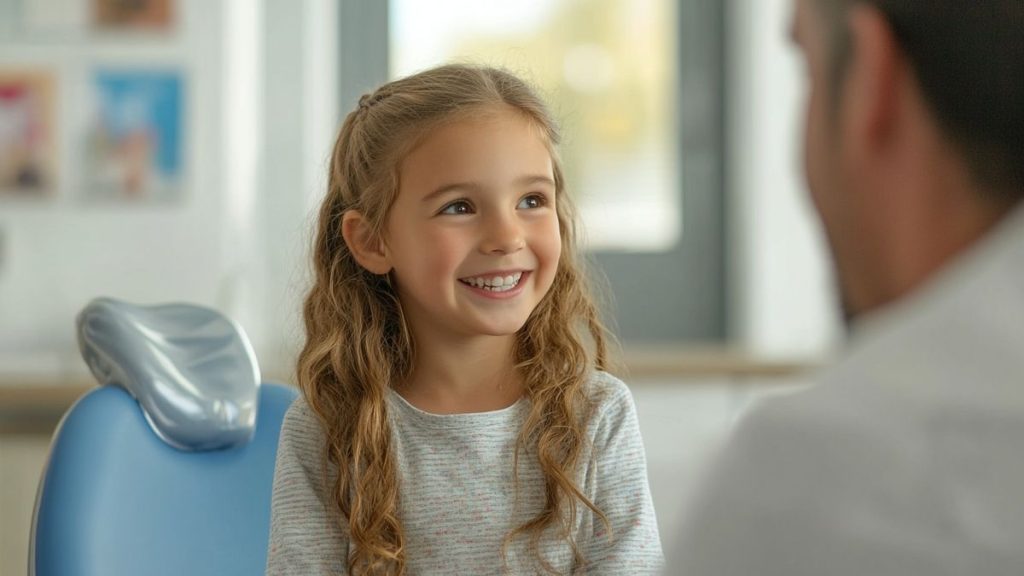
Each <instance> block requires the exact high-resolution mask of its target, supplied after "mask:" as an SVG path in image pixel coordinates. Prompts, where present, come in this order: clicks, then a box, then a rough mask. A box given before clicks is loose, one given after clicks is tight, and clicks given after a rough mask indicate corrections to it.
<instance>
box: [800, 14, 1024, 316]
mask: <svg viewBox="0 0 1024 576" xmlns="http://www.w3.org/2000/svg"><path fill="white" fill-rule="evenodd" d="M1022 30H1024V0H970V1H966V0H796V11H795V18H794V24H793V36H794V40H795V41H796V43H797V44H798V45H799V46H800V49H801V51H802V52H803V54H804V57H805V61H806V64H807V70H808V78H809V84H810V89H809V95H808V103H807V110H806V133H805V169H806V174H807V180H808V185H809V187H810V189H811V193H812V198H813V200H814V203H815V207H816V208H817V210H818V212H819V215H820V216H821V219H822V221H823V223H824V225H825V229H826V232H827V236H828V239H829V243H830V245H831V248H832V251H833V256H834V258H835V261H836V265H837V269H838V275H839V282H840V287H841V289H842V292H843V297H844V304H845V305H846V307H847V312H848V313H849V314H850V315H856V314H859V313H861V312H866V311H870V310H872V309H874V308H877V307H879V306H882V305H884V304H886V303H888V302H890V301H892V300H895V299H897V298H899V297H900V296H902V295H903V294H905V293H907V292H909V291H911V290H913V289H914V288H916V287H917V285H919V284H920V283H921V282H923V281H924V280H925V279H926V278H927V277H928V276H930V274H931V273H932V272H934V271H935V270H936V269H938V268H939V267H940V266H941V265H942V264H943V263H945V262H946V261H947V260H948V259H949V258H950V257H952V256H953V255H954V254H955V253H956V252H958V251H959V250H960V249H962V248H963V247H965V246H967V245H969V244H970V243H972V242H973V241H974V240H975V239H977V238H978V237H979V236H980V235H981V234H983V233H984V232H985V231H986V230H987V229H988V228H990V227H991V225H992V224H993V223H994V222H995V221H997V220H998V218H999V217H1000V216H1001V215H1002V214H1004V213H1005V212H1006V211H1007V210H1008V209H1009V207H1011V206H1013V205H1014V204H1016V202H1018V201H1019V200H1021V199H1022V198H1024V32H1022Z"/></svg>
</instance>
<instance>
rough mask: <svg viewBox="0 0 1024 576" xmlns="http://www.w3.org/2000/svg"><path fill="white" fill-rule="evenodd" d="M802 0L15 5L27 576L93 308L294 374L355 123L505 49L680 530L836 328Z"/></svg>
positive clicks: (12, 277)
mask: <svg viewBox="0 0 1024 576" xmlns="http://www.w3.org/2000/svg"><path fill="white" fill-rule="evenodd" d="M789 10H790V7H789V0H521V1H519V2H491V1H481V0H474V1H470V0H432V1H431V2H424V1H421V0H390V1H386V0H362V1H357V0H295V1H288V2H286V1H284V0H0V574H21V573H23V571H24V566H25V558H26V552H27V546H28V544H27V543H28V526H29V522H30V518H31V510H32V505H33V498H34V494H35V489H36V484H37V482H38V479H39V473H40V471H41V469H42V466H43V465H44V462H45V458H46V451H47V446H48V443H49V438H50V434H51V433H52V430H53V426H54V425H55V424H56V422H57V418H58V417H59V415H60V414H61V413H62V412H63V410H65V409H66V408H67V407H68V406H69V405H70V403H71V402H72V401H73V400H74V398H76V397H77V396H78V395H80V394H81V393H82V392H83V391H84V390H85V389H86V388H87V387H88V386H90V385H92V383H91V380H92V379H91V377H90V376H89V374H88V371H87V369H86V367H85V365H84V363H83V362H82V361H81V359H80V357H79V354H78V350H77V345H76V343H75V331H74V319H75V314H76V313H77V312H78V311H79V310H80V309H81V308H82V307H83V306H84V305H85V304H86V303H87V302H88V301H89V300H90V299H92V298H94V297H97V296H100V295H105V296H112V297H116V298H120V299H125V300H129V301H133V302H136V303H142V304H146V303H159V302H169V301H190V302H197V303H201V304H206V305H210V306H213V307H216V308H218V309H220V310H222V311H224V312H226V313H227V314H229V315H230V316H231V317H233V318H234V319H236V320H237V321H238V322H240V323H241V324H242V326H244V327H245V329H246V331H247V332H248V334H249V336H250V339H251V340H252V342H253V345H254V347H255V349H256V351H257V355H258V357H259V361H260V365H261V367H262V370H263V373H264V377H265V378H266V379H271V380H276V381H283V382H292V381H293V377H292V369H293V362H294V357H295V354H296V351H297V349H298V348H299V346H300V345H301V341H302V340H301V339H302V331H301V324H300V322H299V315H298V310H299V306H300V302H301V298H302V296H303V293H304V291H305V289H306V287H307V277H308V276H307V274H308V271H307V265H306V261H307V246H308V244H309V237H310V234H311V227H312V225H313V221H314V216H315V210H316V207H317V204H318V202H319V200H320V198H321V197H322V194H323V190H324V187H325V182H326V178H325V174H326V167H327V157H328V153H329V150H330V146H331V144H332V143H333V139H334V137H335V134H336V130H337V129H338V127H339V125H340V122H341V119H342V118H343V117H344V115H345V114H346V113H347V112H348V111H349V110H350V109H351V108H352V107H353V106H354V105H355V103H356V102H357V100H358V98H359V96H360V95H361V94H363V93H364V92H367V91H369V90H371V89H372V88H373V87H375V86H376V85H379V84H380V83H382V82H384V81H387V80H388V79H391V78H395V77H398V76H403V75H406V74H409V73H412V72H415V71H417V70H421V69H424V68H427V67H430V66H433V65H436V64H440V63H443V62H448V61H453V60H455V61H464V62H474V63H486V64H492V65H498V66H503V67H506V68H509V69H511V70H512V71H514V72H516V73H518V74H520V75H521V76H523V77H525V78H526V79H528V80H529V81H531V82H532V83H533V84H535V85H536V86H537V87H538V88H539V89H540V90H541V92H542V93H543V94H544V96H545V97H546V98H547V100H548V102H549V103H550V104H551V106H552V108H553V109H554V111H555V113H556V116H557V117H558V118H559V120H560V121H561V123H562V128H563V132H564V134H565V142H564V145H563V148H562V151H561V152H562V155H563V159H564V161H565V165H566V169H567V178H568V182H569V186H570V189H571V192H572V193H573V194H574V195H575V196H576V198H577V201H578V203H579V205H580V206H581V212H582V215H583V220H584V227H585V230H586V234H587V242H586V245H587V251H588V253H589V254H590V256H591V257H592V260H593V262H594V264H595V269H596V270H597V271H598V273H599V274H600V275H602V276H604V277H606V278H607V283H608V285H609V286H610V289H611V290H610V292H611V295H612V296H611V298H610V299H609V303H608V317H609V320H610V323H611V324H612V325H613V326H615V329H616V332H617V333H618V335H619V337H620V339H621V342H622V348H623V349H622V353H621V355H620V356H621V358H620V359H621V363H622V369H621V375H622V376H623V377H624V379H626V380H627V382H628V383H629V384H630V385H631V387H632V388H633V392H634V395H635V397H636V400H637V406H638V411H639V413H640V418H641V426H642V431H643V433H644V438H645V442H646V445H647V451H648V463H649V468H650V474H651V485H652V491H653V493H654V497H655V505H656V508H657V510H658V514H659V523H660V525H661V529H662V538H663V541H665V542H666V545H667V543H669V542H671V540H672V538H673V535H674V534H675V533H676V531H677V529H678V519H679V517H680V513H681V511H682V509H683V508H684V506H685V500H686V496H687V495H688V494H689V491H690V488H691V486H692V485H693V483H694V482H695V481H697V479H698V478H699V473H700V470H701V469H702V467H703V466H704V465H705V463H706V461H707V459H708V457H709V456H710V455H711V454H713V452H714V447H715V446H716V445H717V443H719V442H720V441H721V440H722V439H723V438H724V437H725V435H726V433H727V432H728V430H729V428H730V427H731V425H732V423H733V422H735V419H736V417H737V416H738V415H740V414H741V413H742V411H743V409H744V408H745V407H746V406H749V405H750V403H751V401H753V400H756V399H757V398H759V397H761V396H763V395H765V394H771V393H780V392H784V391H787V390H790V389H792V388H794V387H797V386H801V385H803V384H805V383H806V382H807V381H808V377H807V376H806V375H805V374H806V370H808V369H813V368H814V367H815V366H816V365H818V364H819V363H821V362H822V361H823V359H824V358H825V357H826V356H827V355H828V353H829V351H830V350H831V349H833V347H834V345H835V344H836V342H837V341H838V339H839V338H840V336H841V334H840V329H839V324H838V322H837V320H836V316H835V313H834V312H833V301H834V295H833V288H832V280H831V275H830V270H829V267H828V262H827V259H826V255H825V249H824V244H823V241H822V237H821V234H820V231H819V228H818V225H817V223H816V222H815V221H814V219H813V214H812V212H811V207H810V204H809V202H808V200H807V198H806V193H805V190H804V186H803V181H802V178H801V177H800V162H799V158H800V145H799V142H800V141H799V135H800V130H801V123H800V116H799V110H800V105H801V97H802V78H801V71H800V67H799V66H800V65H799V62H798V60H797V56H796V53H795V52H794V50H793V49H792V48H791V47H789V46H788V45H787V41H786V27H787V25H788V18H789Z"/></svg>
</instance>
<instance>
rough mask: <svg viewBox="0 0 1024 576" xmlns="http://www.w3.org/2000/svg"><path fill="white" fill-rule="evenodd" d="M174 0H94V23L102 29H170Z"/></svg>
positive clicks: (172, 23)
mask: <svg viewBox="0 0 1024 576" xmlns="http://www.w3.org/2000/svg"><path fill="white" fill-rule="evenodd" d="M174 4H175V3H174V1H173V0H92V20H93V25H94V26H95V27H96V28H98V29H101V30H141V31H168V30H170V29H171V28H172V27H173V26H174Z"/></svg>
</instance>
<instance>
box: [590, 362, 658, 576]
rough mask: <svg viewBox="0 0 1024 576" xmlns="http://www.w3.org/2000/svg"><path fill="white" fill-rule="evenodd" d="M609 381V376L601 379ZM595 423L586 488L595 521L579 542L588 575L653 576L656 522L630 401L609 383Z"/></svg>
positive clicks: (623, 390) (623, 388)
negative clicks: (597, 515) (596, 511)
mask: <svg viewBox="0 0 1024 576" xmlns="http://www.w3.org/2000/svg"><path fill="white" fill-rule="evenodd" d="M607 378H609V379H611V377H607ZM606 394H607V395H606V398H605V400H604V403H603V406H602V409H601V410H600V412H599V414H598V415H597V418H596V421H595V434H594V443H593V450H594V462H593V464H592V465H591V468H590V470H589V471H588V474H587V475H588V478H587V484H588V488H589V490H588V491H589V493H590V496H591V498H592V501H593V502H594V504H595V505H596V506H597V507H598V508H599V509H600V510H601V511H602V512H604V514H605V515H606V516H607V518H608V522H609V524H610V527H611V534H609V533H608V531H607V529H606V527H605V524H604V523H603V522H602V521H601V520H600V518H594V519H593V523H592V524H591V526H590V531H591V533H590V534H588V535H587V537H586V538H584V539H581V543H582V546H581V552H582V553H583V555H584V558H585V560H586V561H587V565H586V569H585V573H586V574H587V575H588V576H599V575H603V574H609V575H610V574H637V575H643V574H659V573H660V572H661V569H662V566H663V563H664V561H663V557H662V551H661V540H660V538H659V535H658V523H657V520H656V518H655V515H654V504H653V502H652V500H651V491H650V487H649V485H648V483H647V459H646V456H645V454H644V446H643V440H642V439H641V437H640V427H639V424H638V422H637V416H636V408H635V406H634V404H633V397H632V395H631V394H630V393H629V389H628V388H626V385H625V384H623V383H622V382H619V381H618V380H614V382H612V385H611V386H609V388H608V390H607V391H606Z"/></svg>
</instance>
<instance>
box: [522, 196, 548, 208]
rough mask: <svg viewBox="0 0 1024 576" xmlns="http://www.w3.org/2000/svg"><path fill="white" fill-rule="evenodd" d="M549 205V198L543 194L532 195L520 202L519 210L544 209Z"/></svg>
mask: <svg viewBox="0 0 1024 576" xmlns="http://www.w3.org/2000/svg"><path fill="white" fill-rule="evenodd" d="M546 204H547V198H545V197H544V196H543V195H541V194H531V195H529V196H527V197H526V198H523V199H522V200H520V201H519V206H517V208H524V209H530V208H542V207H544V206H545V205H546Z"/></svg>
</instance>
